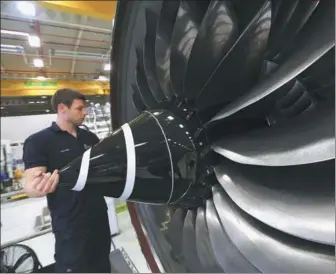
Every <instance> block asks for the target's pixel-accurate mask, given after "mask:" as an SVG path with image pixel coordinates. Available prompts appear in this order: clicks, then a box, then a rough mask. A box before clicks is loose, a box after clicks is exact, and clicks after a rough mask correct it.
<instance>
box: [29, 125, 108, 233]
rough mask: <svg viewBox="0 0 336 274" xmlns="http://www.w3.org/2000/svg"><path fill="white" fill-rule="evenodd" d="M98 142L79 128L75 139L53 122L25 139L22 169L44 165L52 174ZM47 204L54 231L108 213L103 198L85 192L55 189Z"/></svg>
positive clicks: (91, 134)
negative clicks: (23, 165) (23, 167)
mask: <svg viewBox="0 0 336 274" xmlns="http://www.w3.org/2000/svg"><path fill="white" fill-rule="evenodd" d="M98 142H99V139H98V137H97V136H96V135H95V134H93V133H92V132H90V131H86V130H84V129H81V128H78V129H77V137H74V136H73V135H71V134H70V133H68V132H67V131H63V130H61V129H60V128H59V127H58V125H57V124H56V123H55V122H54V123H52V125H51V126H50V127H48V128H46V129H44V130H41V131H39V132H37V133H35V134H33V135H31V136H30V137H28V138H27V139H26V141H25V143H24V146H23V161H24V164H25V169H29V168H33V167H39V166H46V167H47V172H53V171H54V170H55V169H60V168H62V167H63V166H65V165H66V164H68V163H69V162H71V161H72V160H73V159H75V158H77V157H78V156H81V155H82V154H83V153H84V151H85V150H87V149H88V148H89V147H91V146H93V145H95V144H96V143H98ZM47 201H48V207H49V210H50V213H51V217H52V225H53V230H54V232H57V231H64V230H67V231H68V232H69V231H71V230H73V231H75V230H78V229H80V228H81V227H84V226H86V225H88V223H90V222H92V221H95V220H96V218H98V217H99V216H103V214H106V210H107V206H106V202H105V200H104V197H103V196H97V195H94V194H92V193H90V192H88V191H86V189H84V190H83V191H79V192H77V191H73V190H67V189H64V188H57V189H56V191H55V192H54V193H51V194H48V195H47Z"/></svg>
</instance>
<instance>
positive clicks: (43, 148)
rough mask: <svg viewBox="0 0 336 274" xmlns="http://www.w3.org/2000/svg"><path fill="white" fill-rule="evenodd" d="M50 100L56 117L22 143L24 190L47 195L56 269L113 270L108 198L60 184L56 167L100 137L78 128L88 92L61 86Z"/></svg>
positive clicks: (72, 270)
mask: <svg viewBox="0 0 336 274" xmlns="http://www.w3.org/2000/svg"><path fill="white" fill-rule="evenodd" d="M51 103H52V106H53V108H54V111H56V112H57V120H56V122H54V123H53V124H52V125H51V126H50V127H48V128H46V129H44V130H41V131H39V132H37V133H35V134H33V135H31V136H30V137H29V138H28V139H27V140H26V141H25V144H24V148H23V160H24V163H25V176H26V184H25V191H26V193H27V194H28V196H29V197H43V196H47V201H48V207H49V210H50V213H51V218H52V228H53V232H54V235H55V239H56V243H55V260H56V269H55V272H57V273H66V272H84V273H85V272H86V273H88V272H91V273H99V272H100V273H102V272H104V273H110V272H111V267H110V262H109V253H110V246H111V235H110V227H109V221H108V215H107V206H106V203H105V200H104V197H102V196H94V195H93V194H90V193H89V192H87V191H85V189H84V190H83V191H80V192H76V191H72V190H65V189H60V188H56V186H57V184H58V180H59V175H58V169H60V168H61V167H63V166H64V165H66V164H67V163H69V162H70V161H71V160H73V159H74V158H76V157H78V156H80V155H82V154H83V153H84V151H85V150H87V149H88V148H89V147H91V146H93V145H94V144H96V143H98V142H99V139H98V137H97V136H96V135H95V134H93V133H92V132H89V131H86V130H83V129H80V128H79V127H78V126H79V125H80V124H82V122H83V121H84V118H85V116H86V114H87V111H86V106H85V97H84V96H83V95H82V94H80V93H79V92H77V91H74V90H72V89H61V90H58V91H57V92H56V93H55V94H54V96H53V97H52V99H51ZM27 126H29V125H27Z"/></svg>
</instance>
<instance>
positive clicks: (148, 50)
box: [143, 9, 167, 102]
mask: <svg viewBox="0 0 336 274" xmlns="http://www.w3.org/2000/svg"><path fill="white" fill-rule="evenodd" d="M146 24H147V28H146V30H147V31H146V36H145V41H144V52H143V54H144V68H145V73H146V76H147V82H148V86H149V88H150V90H151V91H152V94H153V96H154V98H155V99H156V101H157V102H162V101H164V100H165V99H167V98H166V96H165V94H164V93H163V91H162V90H161V86H160V84H159V80H158V76H157V73H156V61H155V37H156V28H157V24H158V20H157V15H156V14H155V13H154V12H153V11H151V10H149V9H147V10H146Z"/></svg>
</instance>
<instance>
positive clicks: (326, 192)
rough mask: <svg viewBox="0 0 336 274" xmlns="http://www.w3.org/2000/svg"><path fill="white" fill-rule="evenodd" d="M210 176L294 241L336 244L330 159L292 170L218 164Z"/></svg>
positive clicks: (240, 203) (332, 163) (251, 212)
mask: <svg viewBox="0 0 336 274" xmlns="http://www.w3.org/2000/svg"><path fill="white" fill-rule="evenodd" d="M215 172H216V176H217V179H218V181H219V182H220V184H221V185H222V187H223V188H224V189H225V191H226V192H227V193H228V195H229V196H230V197H231V199H232V200H233V201H234V202H235V203H236V204H237V205H238V206H239V207H240V208H241V209H243V210H244V211H245V212H247V213H248V214H249V215H251V216H253V217H255V218H256V219H258V220H260V221H262V222H264V223H265V224H267V225H269V226H272V227H274V228H276V229H278V230H281V231H283V232H286V233H289V234H291V235H294V236H297V237H299V238H304V239H307V240H311V241H314V242H319V243H323V244H328V245H334V244H335V161H328V162H323V163H318V164H311V165H301V166H291V167H258V166H247V165H239V164H235V163H233V162H230V161H223V162H222V163H221V164H220V165H219V166H218V167H217V168H216V169H215ZM322 174H323V176H322ZM298 220H299V221H298Z"/></svg>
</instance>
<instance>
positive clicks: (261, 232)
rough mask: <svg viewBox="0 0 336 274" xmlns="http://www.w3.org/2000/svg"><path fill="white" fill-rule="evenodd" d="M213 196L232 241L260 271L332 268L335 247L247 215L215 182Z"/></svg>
mask: <svg viewBox="0 0 336 274" xmlns="http://www.w3.org/2000/svg"><path fill="white" fill-rule="evenodd" d="M213 199H214V203H215V206H216V209H217V212H218V215H219V217H220V220H221V223H222V225H223V227H224V229H225V231H226V232H227V234H228V236H229V237H230V239H231V240H232V242H233V243H234V244H235V245H236V247H237V248H238V249H239V251H240V252H241V253H242V254H243V255H244V256H245V257H246V258H247V259H248V260H249V261H250V262H251V263H253V264H254V265H255V266H256V267H258V269H260V270H261V271H262V272H263V273H317V272H318V273H333V272H334V271H335V257H334V251H335V248H334V247H329V246H323V245H319V244H314V243H309V242H306V241H303V240H299V239H297V238H293V237H291V236H288V235H286V234H282V233H280V232H278V231H276V230H274V229H271V228H269V227H267V226H265V225H263V224H262V223H259V222H257V221H255V220H253V219H252V218H249V217H248V216H246V215H245V214H243V212H241V211H240V210H239V209H238V208H237V207H236V206H235V205H234V203H233V202H232V201H231V199H230V198H229V197H228V195H227V194H226V193H225V191H224V190H223V189H222V188H221V187H220V186H218V185H217V186H214V187H213ZM278 221H279V220H278Z"/></svg>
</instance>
